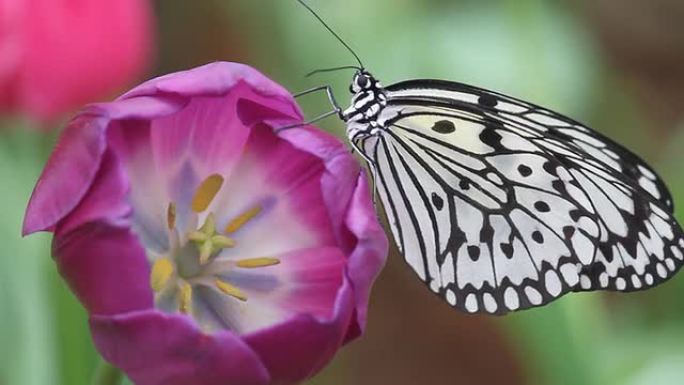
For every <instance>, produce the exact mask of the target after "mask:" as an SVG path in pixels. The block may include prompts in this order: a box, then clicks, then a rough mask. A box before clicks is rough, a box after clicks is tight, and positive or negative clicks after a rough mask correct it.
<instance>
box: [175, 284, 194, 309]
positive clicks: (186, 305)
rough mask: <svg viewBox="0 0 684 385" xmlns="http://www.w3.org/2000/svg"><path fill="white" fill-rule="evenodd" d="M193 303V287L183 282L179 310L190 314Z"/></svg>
mask: <svg viewBox="0 0 684 385" xmlns="http://www.w3.org/2000/svg"><path fill="white" fill-rule="evenodd" d="M191 303H192V286H190V284H189V283H187V282H183V284H182V285H181V287H180V298H179V299H178V309H179V310H180V312H181V313H184V314H188V313H189V312H190V305H191Z"/></svg>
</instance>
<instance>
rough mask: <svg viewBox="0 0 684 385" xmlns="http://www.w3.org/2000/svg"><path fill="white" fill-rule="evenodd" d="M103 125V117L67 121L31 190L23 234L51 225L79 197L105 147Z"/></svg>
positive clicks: (96, 166)
mask: <svg viewBox="0 0 684 385" xmlns="http://www.w3.org/2000/svg"><path fill="white" fill-rule="evenodd" d="M105 127H106V120H105V119H102V118H97V117H92V116H79V117H77V118H75V119H74V120H73V121H71V123H69V125H68V126H67V128H66V129H65V130H64V133H63V134H62V137H61V138H60V140H59V143H58V144H57V147H56V149H55V151H54V152H53V153H52V155H51V156H50V159H49V160H48V163H47V165H46V166H45V169H44V170H43V173H42V174H41V175H40V179H38V183H37V184H36V187H35V188H34V190H33V194H32V195H31V200H30V201H29V205H28V208H27V209H26V217H25V218H24V226H23V230H22V233H23V234H24V235H27V234H31V233H33V232H36V231H44V230H48V229H50V228H52V227H53V226H54V225H56V224H57V222H58V221H59V220H61V219H62V218H63V217H64V216H65V215H67V214H68V213H69V212H70V211H71V210H73V209H74V208H75V207H76V205H77V204H78V202H79V201H80V200H81V199H82V198H83V196H84V195H85V194H86V192H87V191H88V189H89V188H90V184H91V182H92V180H93V178H94V177H95V174H96V173H97V170H98V169H99V167H100V159H101V157H102V154H103V153H104V151H105V148H106V142H105V137H104V130H105Z"/></svg>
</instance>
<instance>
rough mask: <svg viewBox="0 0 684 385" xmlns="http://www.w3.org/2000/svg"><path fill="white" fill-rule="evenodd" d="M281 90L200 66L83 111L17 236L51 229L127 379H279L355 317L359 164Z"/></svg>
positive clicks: (232, 70) (374, 254)
mask: <svg viewBox="0 0 684 385" xmlns="http://www.w3.org/2000/svg"><path fill="white" fill-rule="evenodd" d="M301 119H302V116H301V113H300V111H299V108H298V107H297V105H296V103H295V101H294V100H293V99H292V97H291V96H290V94H289V93H288V92H287V91H286V90H284V89H283V88H282V87H280V86H279V85H277V84H275V83H273V82H272V81H271V80H269V79H267V78H266V77H264V76H263V75H261V74H260V73H259V72H257V71H255V70H254V69H252V68H250V67H247V66H244V65H240V64H234V63H214V64H210V65H206V66H203V67H199V68H196V69H193V70H190V71H185V72H180V73H175V74H171V75H167V76H163V77H161V78H157V79H154V80H151V81H148V82H146V83H144V84H142V85H141V86H139V87H137V88H135V89H133V90H132V91H130V92H128V93H127V94H125V95H123V96H122V97H120V98H119V99H117V100H116V101H114V102H112V103H104V104H97V105H92V106H90V107H88V108H86V109H85V110H84V111H83V112H81V114H80V115H79V116H77V117H76V118H75V119H74V120H73V121H72V122H71V123H70V124H69V126H68V127H67V128H66V130H65V131H64V133H63V136H62V138H61V140H60V142H59V144H58V146H57V148H56V150H55V152H54V153H53V154H52V156H51V158H50V160H49V161H48V164H47V166H46V168H45V170H44V171H43V174H42V175H41V177H40V180H39V181H38V184H37V186H36V188H35V190H34V193H33V196H32V198H31V201H30V203H29V207H28V210H27V214H26V218H25V222H24V233H25V234H28V233H32V232H34V231H40V230H50V231H53V232H54V240H53V251H54V255H55V260H56V262H57V264H58V266H59V269H60V272H61V274H62V275H63V276H64V278H65V279H66V280H67V281H68V283H69V285H70V286H71V288H72V289H73V290H74V292H75V293H76V295H77V296H78V297H79V299H80V300H81V302H82V303H83V305H84V306H85V307H86V308H87V310H88V311H89V313H90V315H91V321H90V322H91V330H92V333H93V337H94V340H95V344H96V346H97V348H98V349H99V351H100V352H101V353H102V355H103V356H104V357H105V358H106V359H107V360H108V361H110V362H111V363H113V364H114V365H116V366H118V367H120V368H121V369H123V370H124V371H125V372H126V373H127V374H128V375H129V376H130V378H131V379H132V380H133V381H134V382H135V383H136V384H138V385H162V384H164V385H174V384H193V385H203V384H220V383H223V384H241V385H249V384H291V383H296V382H298V381H301V380H302V379H304V378H307V377H309V376H311V375H312V374H314V373H316V372H317V371H318V370H319V369H321V368H322V367H323V366H324V365H325V364H326V363H327V362H328V361H329V360H330V359H331V358H332V356H333V355H334V354H335V352H336V351H337V350H338V349H339V347H340V346H341V345H342V344H344V343H345V342H347V341H349V340H350V339H353V338H355V337H357V336H359V335H360V334H361V333H362V331H363V328H364V325H365V320H366V309H367V305H368V296H369V291H370V287H371V285H372V282H373V280H374V279H375V277H376V275H377V274H378V272H379V271H380V269H381V267H382V265H383V263H384V260H385V256H386V252H387V239H386V237H385V235H384V232H383V231H382V228H381V227H380V225H379V224H378V222H377V218H376V214H375V212H374V208H373V205H372V203H371V201H370V198H369V191H368V185H367V182H366V177H365V175H364V174H363V173H362V172H361V170H360V167H359V165H358V163H357V162H356V161H355V159H354V158H353V157H352V156H351V154H350V153H349V150H348V149H347V148H346V147H345V146H344V145H343V144H342V143H341V142H340V141H338V140H337V139H335V138H334V137H332V136H330V135H328V134H326V133H324V132H322V131H320V130H318V129H316V128H314V127H302V128H293V129H289V130H284V131H282V132H280V133H279V134H275V133H274V131H273V129H272V127H274V126H275V127H282V126H283V125H287V124H292V123H294V122H299V121H301Z"/></svg>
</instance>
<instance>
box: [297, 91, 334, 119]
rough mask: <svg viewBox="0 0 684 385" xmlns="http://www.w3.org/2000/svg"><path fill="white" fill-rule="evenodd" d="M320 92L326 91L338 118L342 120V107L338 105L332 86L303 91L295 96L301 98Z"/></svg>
mask: <svg viewBox="0 0 684 385" xmlns="http://www.w3.org/2000/svg"><path fill="white" fill-rule="evenodd" d="M319 91H325V93H326V95H328V100H329V101H330V104H331V105H332V106H333V109H334V112H335V113H336V114H337V116H339V117H340V119H342V107H340V105H339V104H337V100H335V95H334V94H333V91H332V88H331V87H330V86H327V85H326V86H318V87H314V88H311V89H308V90H305V91H302V92H300V93H297V94H294V97H295V98H298V97H300V96H304V95H308V94H311V93H314V92H319ZM331 115H332V114H331Z"/></svg>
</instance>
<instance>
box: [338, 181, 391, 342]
mask: <svg viewBox="0 0 684 385" xmlns="http://www.w3.org/2000/svg"><path fill="white" fill-rule="evenodd" d="M369 191H370V190H369V188H368V182H367V179H366V176H365V175H364V174H363V173H362V174H360V175H359V178H358V184H357V185H356V189H355V190H354V195H353V196H352V200H351V203H350V205H349V211H348V213H347V215H346V218H345V224H346V226H347V228H348V229H349V231H351V232H352V234H354V236H355V237H356V240H357V241H356V245H355V247H354V250H353V251H352V253H351V255H350V256H349V262H348V267H347V268H348V269H349V279H350V280H351V281H352V284H353V285H354V294H355V296H356V319H355V322H356V325H357V326H358V329H357V328H351V329H350V334H349V335H348V336H347V340H349V339H353V338H355V337H357V336H358V335H360V334H362V333H363V331H364V330H365V327H366V317H367V311H368V299H369V296H370V290H371V287H372V286H373V282H374V281H375V278H377V276H378V274H380V271H381V270H382V267H383V266H384V265H385V261H386V259H387V249H388V247H389V244H388V240H387V236H386V235H385V231H384V230H383V228H382V226H380V223H379V222H378V217H377V213H376V212H375V208H374V207H373V204H372V199H371V197H370V193H369Z"/></svg>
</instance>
